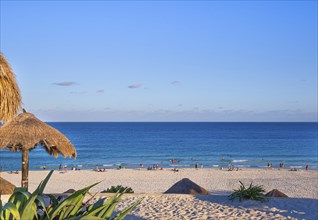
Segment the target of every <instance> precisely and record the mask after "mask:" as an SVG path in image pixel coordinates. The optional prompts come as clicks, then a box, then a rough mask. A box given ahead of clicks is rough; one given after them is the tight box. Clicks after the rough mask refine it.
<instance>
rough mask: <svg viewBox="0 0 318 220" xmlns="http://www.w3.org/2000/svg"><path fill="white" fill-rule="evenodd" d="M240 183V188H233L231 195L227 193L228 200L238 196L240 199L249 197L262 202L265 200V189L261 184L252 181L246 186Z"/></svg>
mask: <svg viewBox="0 0 318 220" xmlns="http://www.w3.org/2000/svg"><path fill="white" fill-rule="evenodd" d="M240 184H241V185H240V188H239V189H237V190H234V192H233V193H232V194H231V195H229V199H230V200H232V201H233V200H234V199H236V198H238V199H239V200H240V201H242V200H245V199H251V200H257V201H261V202H264V201H266V200H267V198H266V197H265V195H264V192H265V189H264V187H263V186H260V185H253V182H251V184H250V186H249V187H248V188H246V187H245V186H244V184H243V183H242V182H241V181H240Z"/></svg>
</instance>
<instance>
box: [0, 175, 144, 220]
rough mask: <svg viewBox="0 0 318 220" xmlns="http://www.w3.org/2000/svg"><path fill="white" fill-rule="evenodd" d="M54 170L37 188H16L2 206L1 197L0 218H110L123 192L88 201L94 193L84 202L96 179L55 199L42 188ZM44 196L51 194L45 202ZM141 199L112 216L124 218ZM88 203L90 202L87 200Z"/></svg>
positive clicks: (45, 219)
mask: <svg viewBox="0 0 318 220" xmlns="http://www.w3.org/2000/svg"><path fill="white" fill-rule="evenodd" d="M52 173H53V171H51V172H50V173H49V174H48V176H47V177H46V178H45V179H44V181H42V182H41V183H40V184H39V186H38V187H37V189H36V190H35V191H34V192H33V193H32V194H31V193H29V192H27V191H26V189H24V188H17V189H16V190H15V191H14V193H13V194H12V195H11V196H10V198H9V200H8V202H7V203H6V204H5V205H4V206H3V205H2V202H1V200H0V220H9V219H15V220H20V219H30V220H33V219H37V220H79V219H81V220H85V219H87V220H88V219H92V220H95V219H111V217H112V216H113V212H114V210H115V208H116V205H117V204H118V202H119V201H120V200H121V197H122V196H123V194H124V193H125V192H123V193H119V192H117V193H116V195H114V196H112V197H110V198H108V199H107V200H106V199H99V200H98V201H97V202H95V203H91V201H92V199H93V198H94V196H92V197H91V198H90V199H89V200H88V201H87V202H85V203H84V202H83V200H84V197H85V196H86V194H87V193H88V191H89V190H90V189H91V188H92V187H94V186H95V185H97V184H98V183H95V184H93V185H90V186H88V187H85V188H83V189H81V190H78V191H76V192H74V193H73V194H71V195H70V196H68V197H67V198H66V199H65V200H63V201H58V200H57V199H56V198H55V197H54V196H53V195H51V194H46V195H45V194H43V191H44V188H45V186H46V184H47V182H48V180H49V179H50V177H51V175H52ZM45 198H50V204H48V205H46V204H45ZM140 202H141V200H138V201H137V202H136V203H134V204H132V205H131V206H129V207H127V208H125V209H124V210H123V211H121V212H120V213H118V214H117V215H116V216H114V217H113V218H112V219H113V220H120V219H124V218H125V217H126V216H127V215H128V214H129V213H130V212H131V210H132V209H134V208H135V207H136V206H137V205H138V204H139V203H140ZM90 203H91V204H90Z"/></svg>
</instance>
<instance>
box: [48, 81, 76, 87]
mask: <svg viewBox="0 0 318 220" xmlns="http://www.w3.org/2000/svg"><path fill="white" fill-rule="evenodd" d="M52 84H53V85H56V86H74V85H78V83H77V82H74V81H64V82H57V83H52Z"/></svg>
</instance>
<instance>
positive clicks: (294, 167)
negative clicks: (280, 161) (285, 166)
mask: <svg viewBox="0 0 318 220" xmlns="http://www.w3.org/2000/svg"><path fill="white" fill-rule="evenodd" d="M289 168H292V169H300V168H303V166H289Z"/></svg>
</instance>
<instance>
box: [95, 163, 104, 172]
mask: <svg viewBox="0 0 318 220" xmlns="http://www.w3.org/2000/svg"><path fill="white" fill-rule="evenodd" d="M94 171H97V172H106V169H105V168H102V169H99V167H98V165H96V166H95V169H94Z"/></svg>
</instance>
